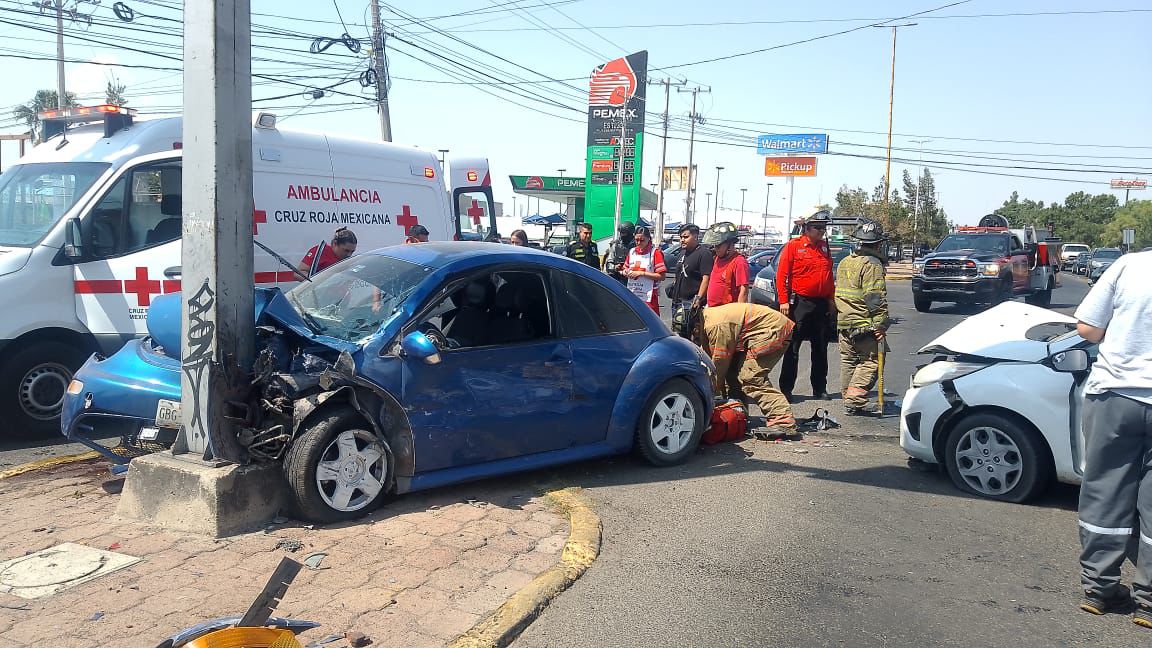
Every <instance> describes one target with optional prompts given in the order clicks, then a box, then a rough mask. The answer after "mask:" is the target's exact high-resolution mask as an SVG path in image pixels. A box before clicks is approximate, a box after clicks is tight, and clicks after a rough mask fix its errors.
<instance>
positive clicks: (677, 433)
mask: <svg viewBox="0 0 1152 648" xmlns="http://www.w3.org/2000/svg"><path fill="white" fill-rule="evenodd" d="M705 424H706V421H705V420H704V405H703V403H702V402H701V400H700V395H699V394H698V393H696V388H694V387H693V386H692V385H691V384H690V383H689V382H688V381H686V380H684V379H682V378H674V379H672V380H669V381H668V382H666V383H664V384H663V385H661V386H660V387H659V388H657V390H656V391H655V393H653V394H652V396H651V397H649V398H648V402H647V403H645V405H644V410H643V411H642V413H641V414H640V421H639V423H638V424H637V425H636V440H635V448H636V451H637V452H638V453H639V454H640V456H642V457H644V460H645V461H647V462H648V463H650V464H652V465H654V466H672V465H676V464H678V463H682V462H683V461H684V460H686V459H687V458H688V457H689V456H691V455H692V453H693V452H695V451H696V448H698V447H699V446H700V437H701V436H703V434H704V425H705Z"/></svg>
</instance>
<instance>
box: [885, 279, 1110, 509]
mask: <svg viewBox="0 0 1152 648" xmlns="http://www.w3.org/2000/svg"><path fill="white" fill-rule="evenodd" d="M919 352H920V353H922V354H933V356H934V357H933V358H932V361H931V362H930V363H928V364H926V365H923V366H920V367H919V368H918V369H917V370H916V372H915V373H914V374H913V376H912V384H911V385H910V387H909V389H908V392H907V393H906V394H905V396H904V400H903V403H902V405H901V412H900V447H902V448H903V449H904V451H905V452H907V453H908V454H909V455H911V456H912V457H913V458H914V459H919V460H920V461H924V462H927V463H930V464H940V465H943V466H944V468H945V469H946V471H947V473H948V476H949V477H951V478H952V481H953V482H955V484H956V486H958V487H959V488H960V489H962V490H964V491H966V492H969V493H973V494H976V495H980V496H983V497H988V498H992V499H998V500H1004V501H1008V502H1023V501H1026V500H1028V499H1031V498H1033V497H1035V496H1037V495H1039V494H1040V493H1042V492H1044V491H1045V490H1046V489H1047V488H1048V486H1049V485H1051V484H1052V481H1053V480H1054V479H1055V480H1057V481H1061V482H1066V483H1070V484H1079V483H1080V480H1081V477H1082V475H1083V469H1084V458H1083V453H1082V448H1083V447H1084V445H1083V441H1082V437H1081V433H1080V417H1081V407H1082V404H1083V397H1084V383H1085V381H1086V380H1087V377H1088V369H1089V367H1090V365H1091V363H1092V361H1093V360H1095V358H1096V355H1097V345H1095V344H1092V343H1090V342H1088V341H1087V340H1085V339H1084V338H1082V337H1080V336H1079V335H1077V333H1076V320H1075V319H1073V318H1071V317H1068V316H1066V315H1063V314H1060V313H1057V312H1055V311H1051V310H1047V309H1044V308H1039V307H1036V306H1029V305H1027V304H1022V303H1019V302H1006V303H1003V304H1001V305H999V306H997V307H995V308H993V309H990V310H988V311H986V312H984V313H981V314H979V315H974V316H972V317H969V318H968V319H966V320H964V321H963V322H961V323H960V324H958V325H957V326H955V327H954V328H952V329H951V330H949V331H948V332H947V333H944V334H943V335H941V336H940V337H938V338H936V339H935V340H933V341H932V342H931V343H930V344H928V345H927V346H925V347H924V348H922V349H920V351H919Z"/></svg>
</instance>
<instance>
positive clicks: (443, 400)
mask: <svg viewBox="0 0 1152 648" xmlns="http://www.w3.org/2000/svg"><path fill="white" fill-rule="evenodd" d="M544 277H545V275H544V274H542V273H540V272H534V271H527V270H524V269H513V270H502V271H500V272H495V273H490V274H485V275H484V276H483V277H480V278H477V279H475V280H473V281H472V284H473V285H472V286H471V287H470V288H468V287H466V288H463V289H462V290H464V291H466V292H468V291H470V295H473V296H474V298H473V297H469V298H462V297H457V298H449V299H451V300H452V301H453V302H454V303H453V307H455V310H452V309H439V310H441V311H447V312H446V314H445V315H443V316H442V315H438V314H436V311H437V310H438V309H436V308H433V309H432V311H429V313H428V315H427V316H425V317H422V318H418V320H422V321H421V322H417V325H416V328H420V327H426V326H428V325H430V324H431V325H433V326H436V327H437V328H440V329H442V334H443V335H444V336H445V337H446V338H447V340H449V342H448V346H450V347H451V346H455V345H456V344H461V341H464V343H463V344H461V345H460V346H459V347H457V348H445V349H443V350H442V351H441V353H440V357H441V360H440V362H439V363H437V364H426V363H424V362H421V361H419V360H415V359H410V358H406V359H404V364H405V366H404V378H403V385H402V393H403V398H402V400H403V403H404V408H405V409H406V410H407V413H408V418H409V421H410V422H411V424H412V428H413V434H414V436H415V444H416V457H415V459H416V470H417V472H426V471H430V470H439V469H442V468H451V467H457V466H465V465H472V464H477V463H484V462H488V461H496V460H500V459H508V458H511V457H517V456H523V455H529V454H536V453H539V452H547V451H549V450H558V449H562V448H566V447H568V446H570V445H572V443H573V440H572V434H573V432H574V430H575V429H576V426H575V425H574V422H573V419H572V417H571V416H570V415H571V413H572V410H573V375H572V351H571V347H570V345H569V344H568V342H567V341H566V340H564V339H562V338H561V337H560V336H559V335H558V334H557V333H556V326H555V318H554V316H553V313H552V311H551V303H552V300H551V299H550V298H549V294H548V293H549V291H548V290H547V285H546V282H545V280H544ZM485 293H487V294H488V295H489V297H485V296H484V295H485ZM466 299H471V301H466ZM445 301H448V300H445ZM457 305H459V306H458V307H456V306H457ZM426 330H427V329H426Z"/></svg>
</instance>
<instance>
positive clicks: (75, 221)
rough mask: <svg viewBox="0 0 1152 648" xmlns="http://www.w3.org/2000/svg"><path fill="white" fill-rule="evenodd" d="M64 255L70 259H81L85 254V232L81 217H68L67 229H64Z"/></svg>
mask: <svg viewBox="0 0 1152 648" xmlns="http://www.w3.org/2000/svg"><path fill="white" fill-rule="evenodd" d="M64 256H66V257H68V258H69V259H79V258H80V257H82V256H84V233H83V231H82V230H81V229H80V219H79V218H70V219H68V224H67V229H65V230H64Z"/></svg>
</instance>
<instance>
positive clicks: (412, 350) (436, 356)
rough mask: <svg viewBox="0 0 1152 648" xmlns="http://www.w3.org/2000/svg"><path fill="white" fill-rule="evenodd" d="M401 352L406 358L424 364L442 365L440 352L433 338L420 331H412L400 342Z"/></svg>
mask: <svg viewBox="0 0 1152 648" xmlns="http://www.w3.org/2000/svg"><path fill="white" fill-rule="evenodd" d="M400 351H401V352H402V353H403V354H404V355H406V356H410V357H413V358H416V359H417V360H423V361H424V364H430V365H434V364H440V350H439V349H437V348H436V345H435V344H434V343H433V342H432V339H431V338H429V337H428V336H427V335H424V334H423V333H421V332H420V331H412V332H411V333H409V334H408V335H405V336H404V339H403V340H402V341H401V342H400Z"/></svg>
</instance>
